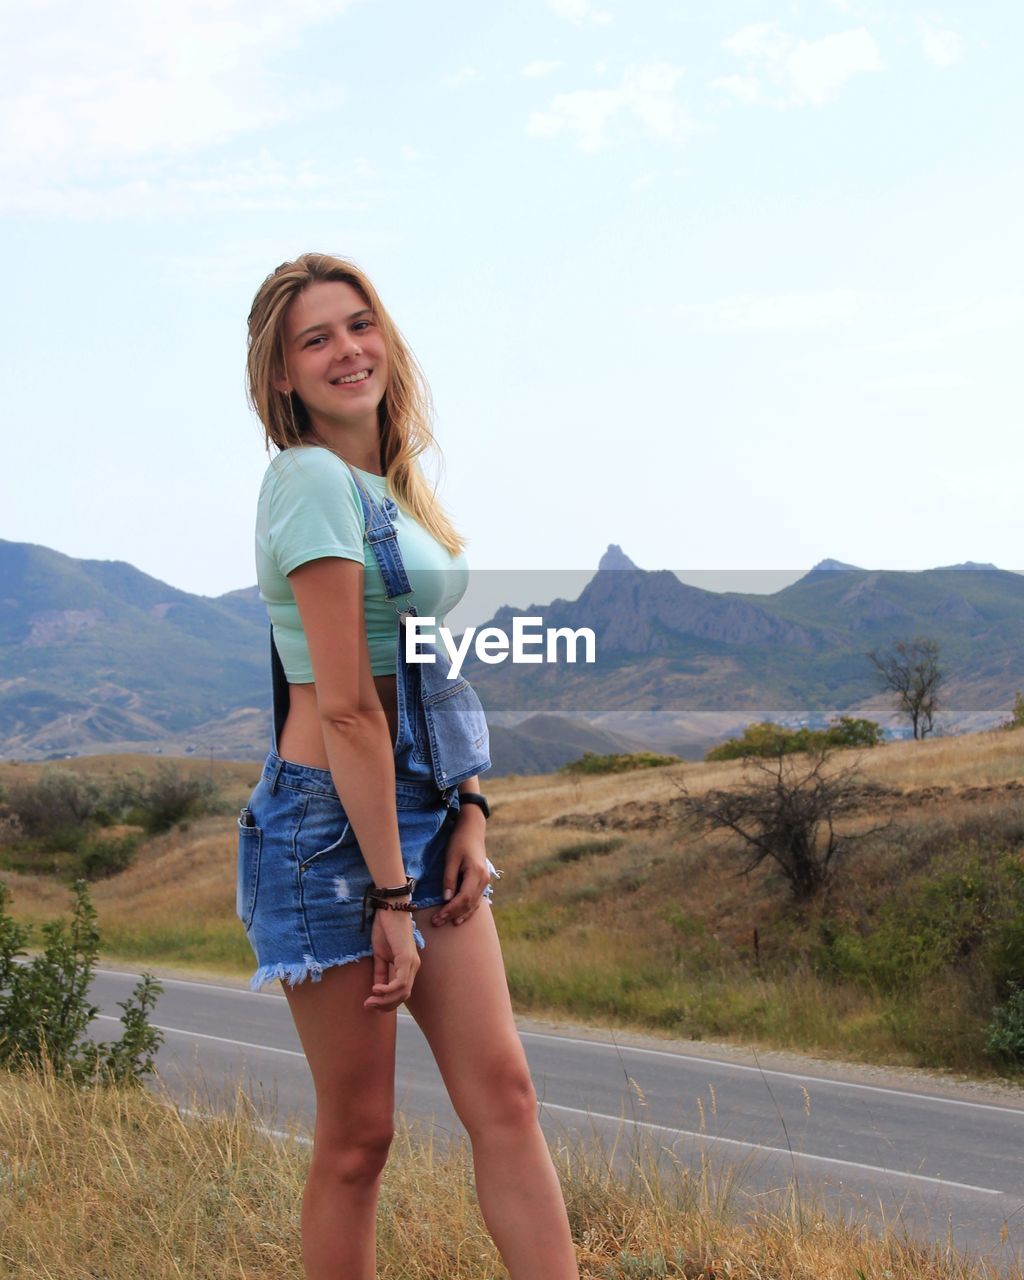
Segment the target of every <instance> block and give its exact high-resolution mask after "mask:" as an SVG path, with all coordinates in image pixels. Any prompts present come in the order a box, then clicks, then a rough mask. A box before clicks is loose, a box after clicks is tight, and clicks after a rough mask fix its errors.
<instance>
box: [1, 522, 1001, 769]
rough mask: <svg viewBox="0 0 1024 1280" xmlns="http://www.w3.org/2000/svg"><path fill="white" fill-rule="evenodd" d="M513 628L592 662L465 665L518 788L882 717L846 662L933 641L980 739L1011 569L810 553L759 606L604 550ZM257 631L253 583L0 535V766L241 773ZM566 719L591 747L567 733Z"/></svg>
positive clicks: (262, 675) (262, 642)
mask: <svg viewBox="0 0 1024 1280" xmlns="http://www.w3.org/2000/svg"><path fill="white" fill-rule="evenodd" d="M964 570H973V571H974V572H964ZM524 615H525V616H535V615H539V616H540V617H541V618H542V620H543V625H544V626H545V627H546V628H548V629H549V630H553V629H562V633H563V636H564V635H565V634H566V633H568V634H570V635H575V634H576V633H578V632H580V631H581V629H583V628H588V629H590V630H592V631H593V633H594V635H595V637H596V645H595V647H596V658H597V660H596V662H594V663H588V662H585V661H584V660H583V657H582V656H581V657H579V660H578V661H576V662H575V663H571V662H569V661H567V660H566V659H567V650H566V649H565V647H564V645H563V649H562V654H561V656H560V657H559V660H558V661H557V662H542V663H538V664H536V665H525V664H522V665H520V664H513V663H511V662H505V663H500V664H484V663H482V662H480V661H478V660H477V659H476V658H475V657H473V656H472V655H471V656H470V657H469V658H468V659H467V662H466V666H465V668H464V669H465V671H466V673H467V675H469V676H470V678H471V679H472V680H473V682H474V684H476V685H477V688H478V689H479V692H480V696H481V698H482V700H483V702H484V705H485V707H486V708H487V710H488V712H489V713H491V716H492V725H493V726H494V727H495V729H498V728H499V727H500V728H501V732H497V733H496V734H495V747H496V751H495V762H496V764H498V763H499V761H501V764H500V766H499V767H502V768H504V769H509V768H512V769H515V770H516V771H519V772H530V771H537V770H543V769H546V768H551V767H553V766H554V765H555V764H557V763H562V762H563V761H564V759H566V758H567V756H568V755H569V753H575V754H581V753H582V750H589V749H593V750H602V749H603V750H614V749H616V746H617V740H618V739H620V738H621V737H622V736H623V735H628V737H629V738H630V739H631V740H632V741H634V742H637V743H643V744H646V745H650V746H653V747H659V746H661V747H664V746H671V745H672V744H675V743H685V744H686V745H687V749H688V750H689V749H690V748H691V747H693V748H695V749H698V750H699V747H700V744H701V743H704V744H708V743H710V742H712V741H715V740H717V739H719V738H721V737H724V736H728V734H730V733H732V732H734V731H735V730H736V729H740V728H742V727H743V725H744V724H748V723H750V722H751V721H752V720H763V719H776V720H787V721H789V722H793V723H799V722H804V723H816V724H817V723H824V722H826V721H827V719H828V718H829V717H830V716H833V715H837V714H846V715H865V716H869V717H870V718H871V719H876V720H880V721H882V722H883V723H893V714H892V708H891V702H890V700H889V699H887V698H886V697H885V696H884V695H883V694H882V693H880V691H879V689H878V685H877V680H876V677H875V673H874V671H873V669H872V668H871V664H870V663H869V661H868V659H867V653H868V652H869V651H870V650H871V649H873V648H875V647H877V646H879V645H884V644H886V643H889V642H891V641H892V640H894V639H900V638H905V637H910V636H915V635H922V636H928V637H929V638H932V639H934V640H936V641H937V642H938V644H939V645H940V650H941V654H942V661H943V663H944V666H945V668H946V671H947V673H948V677H949V679H948V683H947V686H946V693H947V702H946V712H945V716H944V719H943V721H942V723H943V727H944V729H945V730H947V731H950V730H955V729H958V728H988V727H990V726H992V725H994V724H996V723H998V722H999V721H1000V720H1002V719H1003V718H1005V716H1006V714H1007V712H1008V711H1009V709H1010V707H1011V706H1012V703H1013V699H1014V695H1015V693H1016V691H1017V690H1024V575H1022V574H1019V573H1012V572H1008V571H1006V570H1002V569H998V568H997V567H996V566H994V565H991V564H980V563H977V562H973V561H966V562H964V563H962V564H959V565H950V566H946V567H943V568H939V569H927V570H921V571H915V572H907V571H896V570H869V569H863V568H858V567H857V566H855V565H850V564H845V563H844V562H842V561H840V560H835V559H831V558H829V559H824V560H821V561H819V563H818V564H816V565H815V566H814V568H813V569H812V570H811V571H810V572H809V573H807V574H805V575H804V576H803V577H802V578H800V579H798V580H797V581H796V582H794V583H792V584H790V585H789V586H787V587H784V588H783V589H782V590H780V591H777V592H775V593H774V594H772V595H763V594H754V593H750V594H745V593H742V592H715V591H707V590H702V589H700V588H698V587H694V586H691V585H688V584H685V583H682V582H681V581H680V580H679V579H678V578H677V577H676V576H675V574H674V573H672V572H670V571H669V570H665V569H661V570H645V569H640V568H638V567H637V565H636V564H635V563H634V562H633V560H631V559H630V557H629V556H628V555H627V554H626V553H625V551H624V550H623V549H622V547H621V546H619V545H618V544H616V543H611V544H609V546H608V548H607V550H606V551H605V553H604V554H603V555H602V556H601V559H600V562H599V565H598V568H597V571H596V573H594V575H593V576H592V577H591V578H590V581H589V582H588V583H587V584H586V586H585V587H584V588H583V590H582V591H581V592H580V593H579V595H578V597H577V598H576V599H575V600H564V599H559V600H554V601H551V602H550V603H545V604H539V605H531V606H530V607H529V608H528V609H519V608H512V607H510V606H507V605H505V606H502V607H501V608H500V609H498V610H497V612H496V613H495V615H494V617H493V619H492V620H491V624H492V625H495V626H498V627H500V628H501V629H502V630H504V631H506V632H508V631H509V630H510V628H511V621H512V619H513V618H514V617H516V616H524ZM268 631H269V626H268V622H267V617H266V610H265V607H264V605H263V602H262V600H261V599H260V597H259V593H258V591H257V590H256V588H255V587H251V586H250V587H244V588H241V589H239V590H236V591H229V592H226V593H224V594H223V595H221V596H218V597H215V598H209V597H205V596H197V595H192V594H190V593H189V592H187V591H181V590H179V589H178V588H175V587H172V586H170V585H169V584H167V583H164V582H161V581H159V580H158V579H156V578H153V577H151V576H149V575H148V574H145V573H143V572H141V571H140V570H138V569H136V568H134V566H132V565H130V564H128V563H126V562H124V561H99V560H76V559H74V558H73V557H71V556H66V555H62V554H60V553H59V552H56V551H53V550H51V549H49V548H47V547H41V546H35V545H32V544H29V543H16V542H7V541H4V540H2V539H0V756H2V757H6V758H16V759H40V758H47V757H57V756H63V755H74V754H82V753H88V752H92V751H110V750H129V751H130V750H134V751H168V752H174V753H175V754H179V753H182V752H185V753H187V752H201V753H203V754H206V753H209V754H210V755H213V754H216V755H218V756H222V757H223V756H234V757H235V758H238V759H250V758H254V757H256V756H258V755H259V754H261V752H262V750H263V749H264V748H265V744H266V741H267V738H268V736H269V714H268V709H269V701H270V691H269V670H268V668H269V662H268V653H269V642H268ZM533 713H542V716H541V718H540V719H537V718H534V719H532V720H529V719H526V720H524V717H530V716H531V715H533ZM544 716H549V717H552V719H550V720H546V719H544V718H543V717H544ZM572 721H575V722H577V723H576V724H571V723H569V722H572ZM581 723H582V724H585V725H586V726H588V727H587V728H586V733H587V734H590V733H594V734H603V735H607V736H606V737H603V738H595V739H589V738H585V737H581V735H582V734H583V729H581V727H580V724H581ZM585 742H586V743H587V744H588V745H584V743H585ZM591 742H592V743H593V745H589V743H591ZM673 749H674V748H673ZM502 757H504V760H501V758H502Z"/></svg>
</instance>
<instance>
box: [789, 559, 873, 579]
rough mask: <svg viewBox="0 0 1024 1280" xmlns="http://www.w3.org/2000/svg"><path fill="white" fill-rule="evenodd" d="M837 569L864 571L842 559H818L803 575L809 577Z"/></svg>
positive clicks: (855, 571)
mask: <svg viewBox="0 0 1024 1280" xmlns="http://www.w3.org/2000/svg"><path fill="white" fill-rule="evenodd" d="M837 571H842V572H845V573H864V572H865V570H863V569H861V568H860V566H859V565H855V564H844V563H843V561H842V560H819V561H818V563H817V564H816V565H815V566H814V568H813V569H810V570H808V572H807V573H805V574H804V577H805V578H809V577H811V575H812V574H815V573H836V572H837Z"/></svg>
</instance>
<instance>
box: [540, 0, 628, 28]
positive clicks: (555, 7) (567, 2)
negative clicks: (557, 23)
mask: <svg viewBox="0 0 1024 1280" xmlns="http://www.w3.org/2000/svg"><path fill="white" fill-rule="evenodd" d="M548 7H549V8H550V9H551V11H552V13H555V14H557V15H558V17H560V18H569V19H570V20H571V21H572V22H585V21H590V22H597V23H599V24H600V25H602V26H603V25H605V24H606V23H609V22H611V20H612V15H611V14H610V13H605V12H604V11H603V10H599V9H595V8H594V6H593V5H592V4H591V3H590V0H548Z"/></svg>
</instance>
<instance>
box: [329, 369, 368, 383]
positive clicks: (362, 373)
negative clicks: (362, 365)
mask: <svg viewBox="0 0 1024 1280" xmlns="http://www.w3.org/2000/svg"><path fill="white" fill-rule="evenodd" d="M369 376H370V371H369V369H360V370H359V372H358V373H350V374H348V375H347V377H344V378H335V379H334V385H335V386H337V385H338V383H339V382H362V381H363V379H364V378H368V377H369Z"/></svg>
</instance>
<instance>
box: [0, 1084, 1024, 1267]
mask: <svg viewBox="0 0 1024 1280" xmlns="http://www.w3.org/2000/svg"><path fill="white" fill-rule="evenodd" d="M190 1111H191V1108H182V1109H176V1108H175V1107H174V1106H173V1105H171V1104H170V1103H169V1101H168V1100H167V1099H166V1098H161V1097H159V1096H154V1095H153V1094H150V1093H147V1092H145V1091H142V1090H138V1089H115V1090H101V1091H85V1090H78V1091H76V1090H73V1089H70V1088H68V1087H67V1086H63V1085H59V1084H57V1083H56V1082H54V1081H53V1080H52V1079H48V1078H46V1077H45V1076H42V1075H34V1076H25V1077H20V1076H11V1075H6V1074H3V1075H0V1153H2V1170H3V1172H2V1175H0V1268H2V1269H3V1274H4V1275H5V1276H9V1277H11V1280H29V1278H31V1280H94V1278H95V1277H98V1276H102V1277H103V1278H104V1280H138V1277H140V1276H146V1277H147V1278H148V1280H172V1278H173V1280H181V1278H182V1277H190V1278H193V1280H195V1278H199V1280H228V1278H229V1277H230V1278H231V1280H237V1278H238V1277H244V1278H245V1280H288V1278H289V1277H295V1278H296V1280H299V1278H300V1277H301V1275H302V1268H301V1263H300V1238H299V1204H300V1198H301V1194H302V1184H303V1181H304V1178H305V1171H306V1167H307V1163H308V1159H309V1150H308V1146H307V1145H306V1144H305V1143H304V1142H303V1141H302V1140H301V1137H300V1136H299V1135H298V1134H297V1133H296V1131H294V1130H292V1131H291V1136H290V1137H289V1138H286V1139H285V1140H278V1139H273V1138H270V1137H269V1136H268V1135H266V1134H265V1133H264V1132H262V1131H261V1130H260V1128H259V1126H258V1123H257V1122H256V1121H255V1120H254V1117H253V1111H252V1107H251V1104H250V1103H249V1102H248V1100H247V1099H246V1096H245V1094H244V1092H243V1091H242V1090H239V1091H238V1092H237V1094H236V1098H235V1106H234V1109H233V1111H232V1112H230V1114H226V1115H224V1116H223V1117H218V1118H216V1119H213V1118H199V1117H197V1116H196V1115H195V1114H190ZM627 1148H628V1149H627ZM618 1157H619V1158H618V1160H617V1162H616V1164H615V1166H614V1167H615V1168H616V1169H618V1170H619V1171H620V1172H617V1173H616V1172H613V1171H612V1168H613V1166H612V1162H611V1160H610V1158H609V1155H607V1154H605V1153H602V1152H601V1151H600V1150H599V1149H597V1148H596V1147H584V1146H582V1145H574V1146H561V1147H559V1148H558V1149H557V1150H556V1151H555V1158H556V1163H557V1165H558V1168H559V1173H560V1176H561V1179H562V1184H563V1188H564V1191H565V1196H566V1202H567V1204H568V1207H569V1214H570V1221H571V1223H572V1228H573V1236H574V1239H575V1241H576V1245H577V1253H578V1257H579V1262H580V1271H581V1276H582V1277H584V1278H585V1280H613V1278H614V1280H619V1278H621V1280H630V1278H632V1280H651V1278H654V1277H659V1276H685V1277H688V1278H689V1280H724V1278H725V1277H730V1278H731V1280H768V1278H769V1277H770V1278H771V1280H856V1278H857V1277H858V1276H860V1277H864V1278H865V1280H866V1278H867V1277H872V1278H874V1277H886V1280H985V1278H986V1277H988V1276H991V1275H994V1274H995V1273H994V1272H993V1271H989V1270H987V1269H986V1267H985V1266H984V1265H983V1264H982V1263H980V1262H974V1261H971V1260H969V1259H965V1258H960V1257H958V1256H957V1255H956V1254H955V1253H954V1252H953V1251H952V1250H950V1249H947V1248H945V1247H941V1246H934V1247H930V1248H928V1247H924V1246H916V1245H913V1244H911V1243H909V1242H908V1241H907V1240H906V1239H905V1238H904V1235H903V1231H902V1228H901V1226H900V1224H899V1223H898V1222H896V1223H892V1224H891V1225H890V1227H889V1228H888V1229H887V1230H886V1231H885V1232H884V1233H882V1234H880V1235H873V1234H871V1233H869V1232H868V1231H867V1230H865V1229H864V1228H858V1227H853V1226H849V1225H847V1224H844V1223H843V1222H842V1221H840V1220H839V1219H837V1218H836V1217H833V1216H829V1215H827V1214H826V1213H824V1212H823V1211H822V1210H821V1208H820V1207H819V1206H817V1205H815V1204H814V1203H813V1202H812V1201H811V1200H809V1199H808V1198H807V1197H806V1194H804V1195H803V1196H802V1197H801V1196H800V1195H798V1194H796V1193H795V1192H790V1193H788V1194H782V1195H778V1196H776V1197H774V1198H773V1200H772V1201H771V1202H763V1203H761V1204H760V1205H759V1206H758V1207H757V1211H756V1212H755V1213H754V1214H753V1215H751V1214H750V1213H749V1212H747V1211H748V1210H749V1208H750V1203H749V1201H747V1200H746V1198H745V1196H744V1193H743V1191H742V1188H740V1187H739V1186H737V1185H736V1184H735V1183H733V1182H730V1181H729V1180H727V1179H726V1180H723V1179H719V1178H718V1177H716V1175H715V1173H714V1171H713V1170H712V1168H711V1167H710V1166H709V1165H708V1164H706V1163H705V1165H704V1167H703V1168H702V1169H699V1170H697V1171H691V1170H688V1169H684V1168H681V1167H679V1166H675V1167H673V1166H671V1165H669V1164H667V1162H666V1161H665V1160H664V1159H663V1158H661V1159H659V1158H658V1153H657V1152H656V1151H655V1150H653V1149H651V1148H648V1147H645V1146H644V1145H643V1144H642V1143H634V1142H633V1140H632V1138H631V1137H630V1134H629V1133H628V1131H627V1132H624V1133H623V1135H622V1138H621V1146H620V1151H619V1153H618ZM623 1157H625V1159H623ZM381 1209H382V1212H381V1214H380V1219H379V1222H380V1228H379V1244H380V1264H379V1272H378V1274H379V1275H380V1277H381V1280H441V1278H442V1277H443V1278H444V1280H484V1278H485V1277H488V1278H491V1280H496V1278H497V1277H499V1276H503V1275H505V1274H506V1273H505V1271H504V1269H503V1268H502V1267H501V1265H500V1262H499V1261H498V1259H497V1257H496V1255H495V1252H494V1249H493V1246H492V1244H491V1242H490V1239H489V1237H488V1236H487V1234H486V1233H485V1231H484V1229H483V1225H482V1223H481V1220H480V1217H479V1214H478V1211H477V1208H476V1205H475V1201H474V1197H473V1194H472V1174H471V1168H470V1164H469V1161H468V1157H467V1153H466V1150H465V1148H464V1147H463V1146H462V1145H460V1144H457V1143H456V1144H453V1145H451V1146H441V1145H435V1144H434V1143H432V1142H431V1141H430V1139H428V1138H426V1137H423V1136H418V1135H417V1134H416V1133H414V1132H413V1131H411V1130H409V1129H408V1128H406V1127H400V1130H399V1134H398V1137H397V1139H396V1143H395V1147H394V1148H393V1151H392V1157H391V1160H390V1162H389V1165H388V1169H387V1172H386V1174H385V1181H384V1187H383V1191H382V1205H381ZM741 1211H742V1212H741ZM1001 1274H1003V1275H1005V1276H1006V1277H1007V1280H1019V1278H1020V1277H1021V1274H1022V1273H1021V1271H1020V1270H1019V1269H1013V1270H1011V1271H1006V1270H1004V1271H1002V1272H1001Z"/></svg>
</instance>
